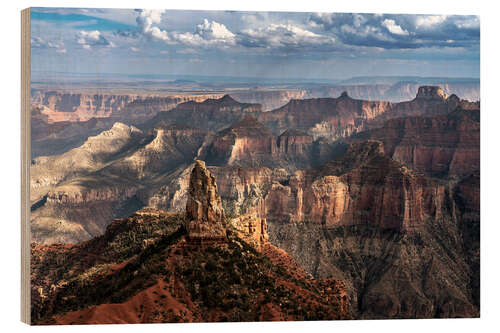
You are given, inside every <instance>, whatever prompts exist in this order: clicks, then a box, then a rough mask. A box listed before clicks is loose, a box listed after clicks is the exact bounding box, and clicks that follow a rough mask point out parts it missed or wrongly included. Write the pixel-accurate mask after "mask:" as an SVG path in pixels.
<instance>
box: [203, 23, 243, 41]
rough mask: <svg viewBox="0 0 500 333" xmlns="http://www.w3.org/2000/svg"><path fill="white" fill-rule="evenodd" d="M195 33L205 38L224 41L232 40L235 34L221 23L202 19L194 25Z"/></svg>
mask: <svg viewBox="0 0 500 333" xmlns="http://www.w3.org/2000/svg"><path fill="white" fill-rule="evenodd" d="M196 34H198V35H199V36H200V37H202V38H203V39H205V40H218V41H224V42H233V41H234V37H235V35H234V34H233V33H232V32H231V31H229V30H228V29H227V28H226V26H225V25H224V24H222V23H218V22H215V21H209V20H207V19H204V20H203V23H202V24H198V25H197V26H196Z"/></svg>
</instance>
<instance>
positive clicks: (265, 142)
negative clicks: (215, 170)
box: [200, 115, 278, 166]
mask: <svg viewBox="0 0 500 333" xmlns="http://www.w3.org/2000/svg"><path fill="white" fill-rule="evenodd" d="M277 150H278V148H277V144H276V137H275V136H274V135H273V134H272V133H271V131H269V129H267V128H266V127H265V126H264V125H262V124H261V123H259V122H258V121H257V120H256V119H255V118H254V117H252V116H249V115H247V116H245V118H243V119H242V120H241V121H239V122H237V123H236V124H234V125H232V126H230V127H229V128H227V129H225V130H223V131H221V132H219V133H217V135H216V137H215V138H214V140H213V141H212V142H211V144H210V145H208V146H207V147H205V148H204V149H203V150H202V151H201V152H200V156H201V157H202V158H204V159H205V160H206V161H207V162H208V163H209V164H210V165H242V166H253V165H262V164H266V163H269V162H271V160H272V158H273V156H274V155H275V154H276V153H277Z"/></svg>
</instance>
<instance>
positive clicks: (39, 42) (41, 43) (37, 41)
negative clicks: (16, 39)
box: [31, 36, 66, 54]
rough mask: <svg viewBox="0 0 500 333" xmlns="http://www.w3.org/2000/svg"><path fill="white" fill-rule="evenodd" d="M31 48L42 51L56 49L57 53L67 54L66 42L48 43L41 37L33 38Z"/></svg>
mask: <svg viewBox="0 0 500 333" xmlns="http://www.w3.org/2000/svg"><path fill="white" fill-rule="evenodd" d="M31 47H33V48H41V49H54V50H55V51H56V52H57V53H61V54H63V53H66V48H65V47H64V42H63V41H62V40H59V41H47V40H45V39H43V38H41V37H38V36H35V37H32V38H31Z"/></svg>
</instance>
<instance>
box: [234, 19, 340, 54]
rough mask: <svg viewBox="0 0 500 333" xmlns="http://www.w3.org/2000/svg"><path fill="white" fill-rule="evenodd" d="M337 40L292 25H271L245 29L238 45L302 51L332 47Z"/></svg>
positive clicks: (241, 33) (240, 35) (240, 34)
mask: <svg viewBox="0 0 500 333" xmlns="http://www.w3.org/2000/svg"><path fill="white" fill-rule="evenodd" d="M334 42H335V38H334V37H331V36H324V35H320V34H316V33H314V32H312V31H309V30H306V29H303V28H301V27H298V26H295V25H291V24H270V25H268V26H267V27H265V28H256V29H245V30H243V31H241V32H240V33H239V34H238V43H239V44H240V45H242V46H245V47H262V48H281V49H288V50H292V49H300V48H302V47H308V46H321V45H323V46H324V45H329V46H332V45H333V43H334Z"/></svg>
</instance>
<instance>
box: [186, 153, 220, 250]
mask: <svg viewBox="0 0 500 333" xmlns="http://www.w3.org/2000/svg"><path fill="white" fill-rule="evenodd" d="M186 220H187V223H186V230H187V233H188V238H189V239H190V241H193V242H200V243H203V242H207V241H208V242H210V241H223V240H225V239H226V218H225V215H224V209H223V208H222V200H221V198H220V196H219V193H218V191H217V184H216V183H215V178H214V176H212V174H211V173H210V171H208V170H207V168H206V166H205V162H203V161H200V160H197V161H196V162H195V165H194V168H193V171H192V172H191V178H190V179H189V191H188V197H187V203H186Z"/></svg>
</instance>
